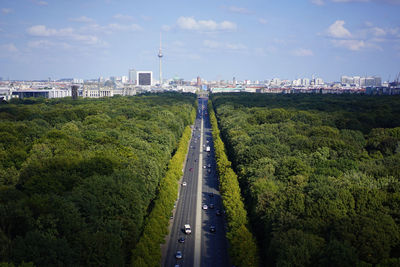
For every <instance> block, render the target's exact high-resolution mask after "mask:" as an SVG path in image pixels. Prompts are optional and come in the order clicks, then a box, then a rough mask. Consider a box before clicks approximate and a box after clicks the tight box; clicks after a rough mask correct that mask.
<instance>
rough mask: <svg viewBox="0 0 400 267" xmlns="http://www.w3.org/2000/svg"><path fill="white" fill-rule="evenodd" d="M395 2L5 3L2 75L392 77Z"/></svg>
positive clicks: (1, 10) (0, 32)
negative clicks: (143, 73) (133, 72)
mask: <svg viewBox="0 0 400 267" xmlns="http://www.w3.org/2000/svg"><path fill="white" fill-rule="evenodd" d="M399 8H400V1H398V0H387V1H384V0H381V1H379V0H375V1H373V0H370V1H368V0H365V1H359V0H358V1H357V0H331V1H328V0H326V1H323V0H311V1H306V0H304V1H296V2H295V3H293V2H290V1H287V0H286V1H272V3H265V1H249V2H246V1H208V0H207V1H202V2H201V3H190V5H188V4H187V3H185V2H184V1H168V2H163V1H155V2H153V3H152V4H149V3H131V2H128V1H112V0H106V1H85V2H84V3H80V2H78V1H71V2H68V3H66V2H62V3H60V2H58V1H39V0H22V1H10V0H4V1H2V3H1V4H0V36H1V41H0V77H3V78H8V77H10V79H15V80H23V79H25V80H29V79H32V80H33V79H47V78H48V77H51V78H52V79H59V78H63V77H76V78H83V79H90V78H94V77H99V76H105V77H107V76H118V75H128V69H131V68H134V69H137V70H143V69H145V70H151V71H153V73H154V75H155V77H159V58H158V54H157V53H158V51H159V49H160V48H159V42H160V40H159V38H160V32H162V38H163V41H162V42H163V47H162V50H163V77H164V78H172V77H174V76H179V77H181V78H184V79H188V80H190V79H193V78H195V77H197V76H200V77H202V78H204V79H207V80H221V79H223V80H231V79H232V77H236V78H237V79H239V80H240V79H250V80H263V79H268V78H273V77H280V78H282V79H291V80H294V79H298V78H302V77H311V76H313V75H315V77H321V78H323V79H324V80H327V81H337V80H339V78H340V77H341V76H343V75H349V76H355V75H360V76H380V77H382V80H388V79H394V77H395V76H396V75H397V73H398V72H399V71H400V64H399V63H398V62H400V18H398V16H396V13H397V10H398V9H399Z"/></svg>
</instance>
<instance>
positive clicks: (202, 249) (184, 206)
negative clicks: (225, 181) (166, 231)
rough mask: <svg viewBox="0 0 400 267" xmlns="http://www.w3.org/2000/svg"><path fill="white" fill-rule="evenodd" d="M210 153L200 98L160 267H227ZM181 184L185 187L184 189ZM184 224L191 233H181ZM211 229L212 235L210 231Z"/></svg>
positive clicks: (204, 104)
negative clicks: (179, 255) (212, 228)
mask: <svg viewBox="0 0 400 267" xmlns="http://www.w3.org/2000/svg"><path fill="white" fill-rule="evenodd" d="M207 146H210V150H211V151H210V152H207V151H206V147H207ZM213 153H214V152H213V143H212V135H211V125H210V121H209V118H208V114H207V99H204V98H203V99H199V105H198V114H197V118H196V121H195V124H194V128H193V135H192V139H191V141H190V148H189V152H188V156H187V161H186V166H185V169H184V175H183V179H182V181H181V188H180V192H179V197H178V200H177V204H176V208H175V211H174V213H173V219H172V227H171V231H170V235H169V238H168V241H167V242H168V243H167V248H166V252H165V253H164V254H165V255H164V258H163V266H176V265H179V266H188V267H189V266H195V267H199V266H207V267H208V266H229V258H228V243H227V240H226V238H225V220H224V216H223V215H222V200H221V196H220V194H219V191H218V179H217V175H216V170H215V167H216V165H215V159H214V154H213ZM183 182H186V184H187V185H186V186H183V185H182V183H183ZM199 185H200V186H199ZM199 202H200V203H199ZM204 204H205V205H207V206H208V209H207V210H203V209H202V206H203V205H204ZM217 210H219V211H221V215H217ZM185 224H190V226H191V230H192V233H191V234H185V233H184V230H183V228H184V225H185ZM211 226H213V227H214V228H215V232H211V231H210V227H211ZM181 237H183V238H185V241H184V242H183V243H180V242H178V239H179V238H181ZM177 251H181V252H182V258H181V259H177V258H176V252H177Z"/></svg>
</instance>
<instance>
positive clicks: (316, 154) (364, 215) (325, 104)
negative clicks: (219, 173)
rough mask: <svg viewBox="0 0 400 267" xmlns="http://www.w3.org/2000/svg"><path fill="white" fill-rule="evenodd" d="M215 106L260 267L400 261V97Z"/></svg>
mask: <svg viewBox="0 0 400 267" xmlns="http://www.w3.org/2000/svg"><path fill="white" fill-rule="evenodd" d="M211 99H212V101H213V104H214V109H215V111H216V117H217V120H218V124H219V129H220V131H221V136H222V139H223V141H224V143H225V147H226V151H227V154H228V156H229V159H230V160H231V161H232V167H233V168H234V170H235V172H236V173H237V174H238V179H239V182H240V186H241V191H242V195H243V196H244V199H245V204H246V209H247V211H248V213H249V218H250V224H251V226H252V228H253V229H254V231H255V236H256V237H257V241H258V243H259V245H260V251H261V253H260V254H261V256H262V261H263V265H266V264H268V265H276V266H356V265H381V266H387V265H390V264H393V266H394V265H395V263H396V262H397V263H398V262H399V258H400V212H399V210H400V165H399V160H400V117H399V116H398V114H399V112H400V98H399V97H371V96H354V95H351V96H349V95H346V96H343V95H339V96H335V95H305V94H302V95H269V94H214V95H212V96H211Z"/></svg>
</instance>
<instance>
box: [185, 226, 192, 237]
mask: <svg viewBox="0 0 400 267" xmlns="http://www.w3.org/2000/svg"><path fill="white" fill-rule="evenodd" d="M184 229H185V234H187V235H188V234H191V233H192V229H190V224H185V226H184Z"/></svg>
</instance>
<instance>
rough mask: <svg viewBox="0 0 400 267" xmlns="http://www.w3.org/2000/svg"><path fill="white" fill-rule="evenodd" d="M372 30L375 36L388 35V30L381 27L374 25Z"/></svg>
mask: <svg viewBox="0 0 400 267" xmlns="http://www.w3.org/2000/svg"><path fill="white" fill-rule="evenodd" d="M371 31H372V34H373V35H374V36H377V37H378V36H384V35H386V31H385V30H384V29H382V28H379V27H373V28H372V29H371Z"/></svg>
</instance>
